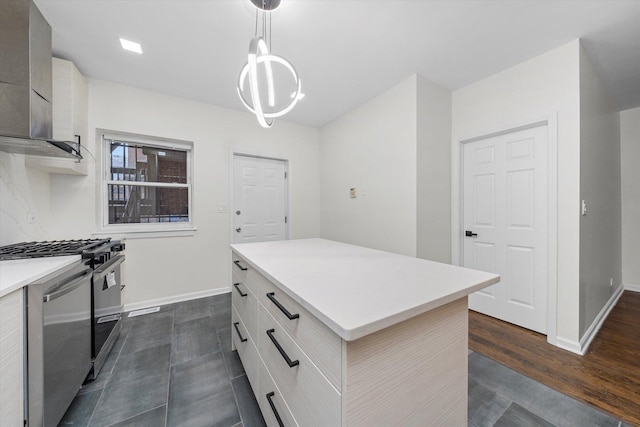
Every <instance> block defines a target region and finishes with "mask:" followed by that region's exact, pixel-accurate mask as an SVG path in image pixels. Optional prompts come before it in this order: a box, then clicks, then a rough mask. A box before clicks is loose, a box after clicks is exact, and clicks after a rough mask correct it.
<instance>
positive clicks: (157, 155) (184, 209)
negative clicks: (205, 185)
mask: <svg viewBox="0 0 640 427" xmlns="http://www.w3.org/2000/svg"><path fill="white" fill-rule="evenodd" d="M103 153H104V157H105V174H104V179H103V191H104V197H103V203H104V209H103V212H104V214H103V216H104V219H103V225H104V228H106V229H109V230H113V229H114V228H116V227H117V228H118V229H123V230H124V229H129V230H131V231H162V230H174V229H192V221H191V219H192V209H191V207H192V203H191V197H192V196H191V182H192V179H191V163H192V159H191V157H192V144H191V143H187V142H183V141H172V140H166V139H159V138H150V137H149V138H146V137H142V138H141V137H134V136H127V135H115V134H112V135H109V134H105V135H103Z"/></svg>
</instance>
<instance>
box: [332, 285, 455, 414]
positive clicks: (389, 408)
mask: <svg viewBox="0 0 640 427" xmlns="http://www.w3.org/2000/svg"><path fill="white" fill-rule="evenodd" d="M467 313H468V311H467V298H466V297H464V298H461V299H459V300H457V301H454V302H452V303H449V304H447V305H445V306H442V307H440V308H437V309H435V310H433V311H428V312H426V313H423V314H421V315H419V316H416V317H413V318H411V319H409V320H406V321H404V322H402V323H399V324H397V325H394V326H391V327H389V328H386V329H383V330H381V331H378V332H375V333H373V334H371V335H367V336H365V337H363V338H360V339H358V340H356V341H351V342H344V344H345V346H344V347H346V348H345V350H346V351H345V352H344V354H343V378H344V380H343V384H346V391H345V392H344V393H343V399H342V405H343V418H342V419H343V423H342V424H343V426H360V425H366V426H389V425H430V426H452V425H466V423H467V386H468V384H467V356H468V349H467V330H468V317H467V316H468V314H467Z"/></svg>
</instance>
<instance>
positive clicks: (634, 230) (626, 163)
mask: <svg viewBox="0 0 640 427" xmlns="http://www.w3.org/2000/svg"><path fill="white" fill-rule="evenodd" d="M620 144H621V150H620V151H621V158H622V282H623V283H624V284H625V286H630V287H632V288H633V289H634V290H636V291H640V262H639V261H640V167H639V165H640V108H634V109H632V110H626V111H622V112H621V113H620Z"/></svg>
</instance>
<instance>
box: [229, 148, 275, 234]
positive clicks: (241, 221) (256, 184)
mask: <svg viewBox="0 0 640 427" xmlns="http://www.w3.org/2000/svg"><path fill="white" fill-rule="evenodd" d="M285 174H286V162H285V161H284V160H276V159H266V158H262V157H250V156H243V155H234V156H233V209H232V211H231V215H232V217H233V230H232V234H233V239H232V240H233V242H234V243H245V242H247V243H248V242H266V241H272V240H285V239H286V238H287V225H286V222H287V218H286V215H287V213H286V212H287V190H286V175H285Z"/></svg>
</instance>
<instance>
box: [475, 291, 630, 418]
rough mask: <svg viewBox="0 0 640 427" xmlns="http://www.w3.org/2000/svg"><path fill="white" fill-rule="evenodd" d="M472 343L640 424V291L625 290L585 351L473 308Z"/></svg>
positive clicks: (536, 377) (485, 352) (541, 379)
mask: <svg viewBox="0 0 640 427" xmlns="http://www.w3.org/2000/svg"><path fill="white" fill-rule="evenodd" d="M469 348H471V349H472V350H473V351H475V352H478V353H480V354H482V355H484V356H487V357H489V358H491V359H494V360H496V361H497V362H500V363H502V364H503V365H506V366H508V367H510V368H511V369H514V370H515V371H518V372H520V373H522V374H524V375H526V376H528V377H530V378H532V379H534V380H536V381H539V382H541V383H543V384H545V385H547V386H549V387H551V388H553V389H556V390H558V391H560V392H562V393H564V394H567V395H569V396H571V397H573V398H575V399H578V400H580V401H582V402H585V403H587V404H590V405H592V406H594V407H596V408H598V409H600V410H602V411H604V412H607V413H609V414H611V415H612V416H614V417H616V418H618V419H622V420H624V421H625V422H627V423H631V424H633V425H637V426H640V293H636V292H629V291H625V292H624V293H623V295H622V296H621V297H620V299H619V301H618V303H617V305H616V306H615V307H614V309H613V310H612V311H611V313H610V314H609V316H608V318H607V320H606V321H605V322H604V324H603V326H602V328H601V329H600V332H599V333H598V335H597V336H596V337H595V338H594V340H593V342H592V343H591V346H590V347H589V350H588V351H587V354H585V355H584V356H578V355H576V354H573V353H571V352H568V351H565V350H562V349H560V348H557V347H554V346H552V345H550V344H548V343H547V339H546V336H544V335H541V334H538V333H536V332H532V331H529V330H526V329H523V328H520V327H518V326H515V325H512V324H509V323H505V322H502V321H500V320H497V319H494V318H492V317H489V316H485V315H483V314H480V313H477V312H474V311H469Z"/></svg>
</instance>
